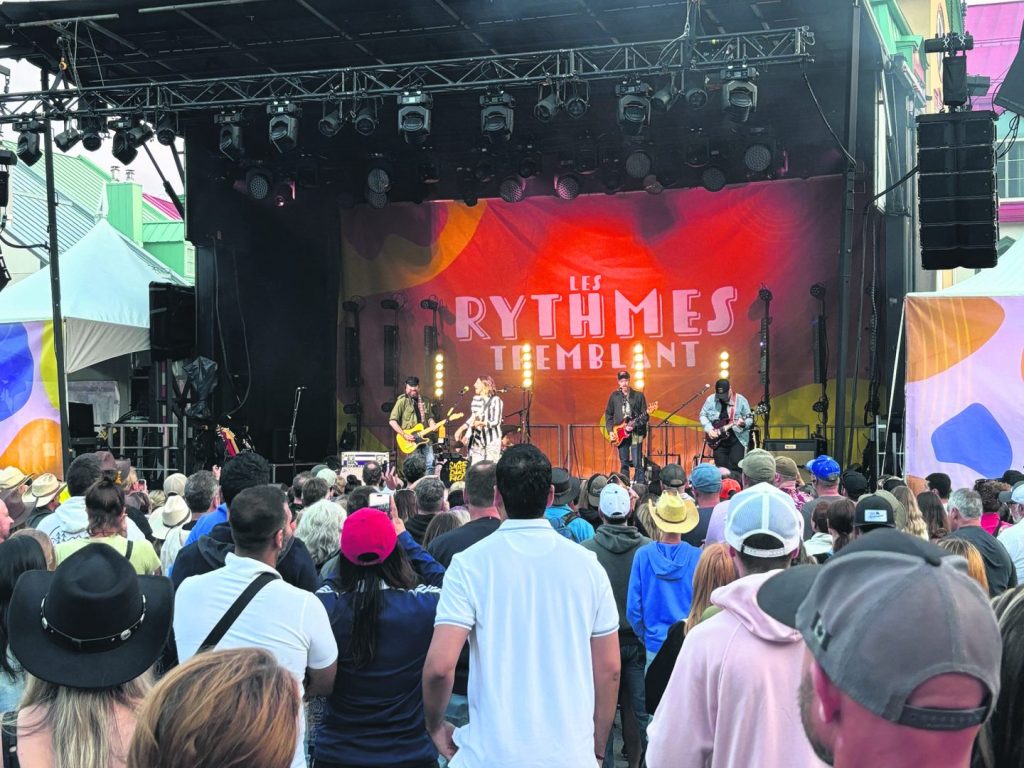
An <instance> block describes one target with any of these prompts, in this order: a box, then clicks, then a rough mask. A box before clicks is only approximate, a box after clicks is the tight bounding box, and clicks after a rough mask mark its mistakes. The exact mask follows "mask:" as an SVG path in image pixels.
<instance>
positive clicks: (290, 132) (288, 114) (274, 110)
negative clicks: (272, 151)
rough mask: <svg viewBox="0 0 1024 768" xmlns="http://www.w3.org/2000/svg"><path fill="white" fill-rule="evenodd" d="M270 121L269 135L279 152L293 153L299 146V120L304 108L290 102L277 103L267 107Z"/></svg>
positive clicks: (268, 126) (268, 124)
mask: <svg viewBox="0 0 1024 768" xmlns="http://www.w3.org/2000/svg"><path fill="white" fill-rule="evenodd" d="M267 114H268V115H270V121H269V122H268V123H267V134H268V136H269V138H270V143H271V144H273V145H274V147H275V148H276V149H277V151H278V152H282V153H284V152H291V151H292V150H293V149H295V147H297V146H298V144H299V118H300V117H302V108H301V107H300V106H299V105H298V104H292V103H291V102H290V101H275V102H272V103H271V104H268V105H267Z"/></svg>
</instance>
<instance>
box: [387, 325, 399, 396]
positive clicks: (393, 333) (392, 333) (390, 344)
mask: <svg viewBox="0 0 1024 768" xmlns="http://www.w3.org/2000/svg"><path fill="white" fill-rule="evenodd" d="M384 385H385V386H387V387H394V386H397V385H398V326H397V325H385V326H384Z"/></svg>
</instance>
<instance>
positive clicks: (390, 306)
mask: <svg viewBox="0 0 1024 768" xmlns="http://www.w3.org/2000/svg"><path fill="white" fill-rule="evenodd" d="M396 295H401V294H396ZM402 306H403V304H402V303H400V302H399V301H398V299H394V298H392V299H381V300H380V308H381V309H387V310H389V311H391V312H397V311H398V310H400V309H401V308H402Z"/></svg>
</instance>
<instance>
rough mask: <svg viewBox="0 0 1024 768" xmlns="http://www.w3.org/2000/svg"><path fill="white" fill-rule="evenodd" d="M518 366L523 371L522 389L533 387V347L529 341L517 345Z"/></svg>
mask: <svg viewBox="0 0 1024 768" xmlns="http://www.w3.org/2000/svg"><path fill="white" fill-rule="evenodd" d="M519 368H520V370H521V371H522V372H523V389H527V390H529V389H533V371H534V368H533V347H532V346H530V342H526V343H525V344H523V345H522V346H521V347H519Z"/></svg>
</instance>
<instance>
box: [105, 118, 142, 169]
mask: <svg viewBox="0 0 1024 768" xmlns="http://www.w3.org/2000/svg"><path fill="white" fill-rule="evenodd" d="M110 127H111V128H113V129H114V138H113V140H112V141H111V144H110V154H112V155H113V156H114V157H115V158H116V159H117V160H118V162H120V163H121V164H122V165H129V164H131V162H132V161H133V160H134V159H135V157H136V156H137V155H138V154H139V151H138V149H137V148H136V146H135V145H134V144H133V143H132V139H131V135H130V134H129V131H131V129H132V127H133V123H132V121H131V120H130V119H127V118H121V119H118V120H114V121H112V122H111V124H110Z"/></svg>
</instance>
